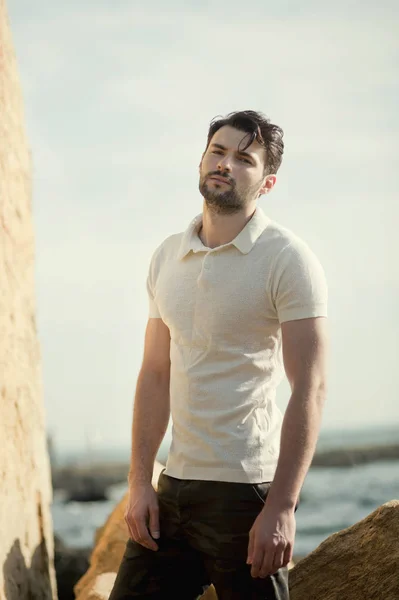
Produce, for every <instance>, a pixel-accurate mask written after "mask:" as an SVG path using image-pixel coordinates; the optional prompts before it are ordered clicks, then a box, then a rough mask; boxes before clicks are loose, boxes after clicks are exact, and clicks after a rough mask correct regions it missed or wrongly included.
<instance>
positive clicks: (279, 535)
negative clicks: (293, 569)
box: [247, 504, 296, 578]
mask: <svg viewBox="0 0 399 600" xmlns="http://www.w3.org/2000/svg"><path fill="white" fill-rule="evenodd" d="M295 530H296V522H295V513H294V510H287V509H286V510H275V509H273V508H271V507H268V506H267V504H266V505H265V507H264V508H263V509H262V511H261V512H260V513H259V515H258V516H257V518H256V519H255V522H254V524H253V526H252V528H251V531H250V532H249V544H248V558H247V564H250V565H252V568H251V575H252V577H262V578H264V577H268V576H270V575H273V574H274V573H275V572H276V571H278V569H281V567H285V566H286V565H288V563H289V562H290V560H291V559H292V553H293V549H294V540H295Z"/></svg>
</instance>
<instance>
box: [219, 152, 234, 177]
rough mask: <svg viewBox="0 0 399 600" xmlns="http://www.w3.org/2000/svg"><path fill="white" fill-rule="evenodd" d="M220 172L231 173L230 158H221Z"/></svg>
mask: <svg viewBox="0 0 399 600" xmlns="http://www.w3.org/2000/svg"><path fill="white" fill-rule="evenodd" d="M218 171H221V172H222V173H223V172H225V171H228V172H230V173H231V164H230V158H229V157H228V156H221V157H220V159H219V161H218Z"/></svg>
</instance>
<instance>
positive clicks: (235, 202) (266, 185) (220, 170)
mask: <svg viewBox="0 0 399 600" xmlns="http://www.w3.org/2000/svg"><path fill="white" fill-rule="evenodd" d="M247 141H248V134H247V133H245V132H243V131H239V130H238V129H234V127H230V126H228V125H225V126H224V127H221V128H220V129H219V130H218V131H217V132H216V133H215V135H214V136H213V138H212V139H211V141H210V144H209V146H208V148H207V149H206V151H205V153H204V155H203V157H202V160H201V164H200V182H199V190H200V192H201V194H202V196H203V197H204V199H205V202H206V204H207V205H208V207H210V208H212V209H213V210H215V211H217V212H218V213H224V214H233V213H236V212H239V211H240V210H242V209H243V208H245V206H247V205H248V204H250V203H251V202H254V201H255V200H256V198H258V197H259V196H260V195H262V194H265V193H267V192H268V191H270V190H271V189H272V187H273V186H274V184H275V181H276V176H275V175H267V176H266V175H265V174H264V168H265V163H264V160H265V149H264V148H263V146H261V145H260V144H258V142H257V141H255V142H253V143H252V144H251V145H250V146H249V147H248V148H246V150H245V151H242V150H241V151H240V150H239V148H245V146H246V143H247Z"/></svg>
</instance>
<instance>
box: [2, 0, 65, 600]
mask: <svg viewBox="0 0 399 600" xmlns="http://www.w3.org/2000/svg"><path fill="white" fill-rule="evenodd" d="M0 409H1V410H0V415H1V416H0V440H1V452H0V532H1V534H0V600H25V599H26V600H28V599H29V600H48V599H51V598H55V597H56V592H55V577H54V570H53V538H52V523H51V517H50V508H49V504H50V501H51V484H50V469H49V461H48V455H47V448H46V436H45V426H44V411H43V399H42V385H41V369H40V353H39V346H38V339H37V332H36V321H35V298H34V237H33V229H32V217H31V160H30V154H29V150H28V146H27V141H26V137H25V131H24V116H23V105H22V96H21V90H20V84H19V79H18V73H17V66H16V59H15V54H14V50H13V46H12V40H11V34H10V25H9V20H8V17H7V11H6V6H5V2H4V0H0Z"/></svg>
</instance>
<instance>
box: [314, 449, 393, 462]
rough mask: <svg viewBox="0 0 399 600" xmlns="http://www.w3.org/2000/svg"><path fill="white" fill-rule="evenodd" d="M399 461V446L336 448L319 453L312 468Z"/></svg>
mask: <svg viewBox="0 0 399 600" xmlns="http://www.w3.org/2000/svg"><path fill="white" fill-rule="evenodd" d="M398 459H399V444H386V445H381V446H358V447H353V448H336V449H334V450H324V451H322V452H317V453H316V454H315V456H314V457H313V461H312V467H352V466H354V465H363V464H367V463H373V462H379V461H384V460H398Z"/></svg>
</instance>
